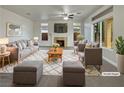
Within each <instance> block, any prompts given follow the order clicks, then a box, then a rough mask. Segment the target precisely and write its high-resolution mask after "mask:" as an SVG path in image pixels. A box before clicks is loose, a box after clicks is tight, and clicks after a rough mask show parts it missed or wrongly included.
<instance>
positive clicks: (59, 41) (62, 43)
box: [56, 40, 65, 47]
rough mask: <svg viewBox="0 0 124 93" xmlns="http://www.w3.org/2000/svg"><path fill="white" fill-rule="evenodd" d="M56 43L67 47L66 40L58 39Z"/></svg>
mask: <svg viewBox="0 0 124 93" xmlns="http://www.w3.org/2000/svg"><path fill="white" fill-rule="evenodd" d="M56 43H58V44H59V45H60V47H65V42H64V40H56Z"/></svg>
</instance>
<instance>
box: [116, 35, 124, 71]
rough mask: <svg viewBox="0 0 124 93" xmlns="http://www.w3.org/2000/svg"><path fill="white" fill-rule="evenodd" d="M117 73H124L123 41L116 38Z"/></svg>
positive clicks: (119, 37)
mask: <svg viewBox="0 0 124 93" xmlns="http://www.w3.org/2000/svg"><path fill="white" fill-rule="evenodd" d="M115 46H116V56H117V64H118V71H119V72H120V73H124V39H123V37H122V36H118V38H117V39H116V42H115Z"/></svg>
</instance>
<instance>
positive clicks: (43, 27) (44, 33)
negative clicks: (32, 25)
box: [41, 23, 48, 41]
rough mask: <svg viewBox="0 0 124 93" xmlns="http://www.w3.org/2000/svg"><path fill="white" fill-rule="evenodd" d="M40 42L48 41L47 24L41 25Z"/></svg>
mask: <svg viewBox="0 0 124 93" xmlns="http://www.w3.org/2000/svg"><path fill="white" fill-rule="evenodd" d="M41 40H42V41H48V23H41Z"/></svg>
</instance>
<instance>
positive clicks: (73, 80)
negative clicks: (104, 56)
mask: <svg viewBox="0 0 124 93" xmlns="http://www.w3.org/2000/svg"><path fill="white" fill-rule="evenodd" d="M63 84H64V85H75V86H76V85H78V86H84V85H85V69H84V67H83V65H82V63H81V62H80V61H73V62H69V61H64V62H63Z"/></svg>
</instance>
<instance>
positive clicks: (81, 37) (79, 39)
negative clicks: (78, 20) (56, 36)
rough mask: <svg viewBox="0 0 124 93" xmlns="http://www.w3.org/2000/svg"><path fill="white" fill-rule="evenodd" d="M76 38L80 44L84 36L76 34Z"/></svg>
mask: <svg viewBox="0 0 124 93" xmlns="http://www.w3.org/2000/svg"><path fill="white" fill-rule="evenodd" d="M77 40H78V42H79V43H80V44H82V43H83V40H84V37H83V36H82V35H78V36H77Z"/></svg>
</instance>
